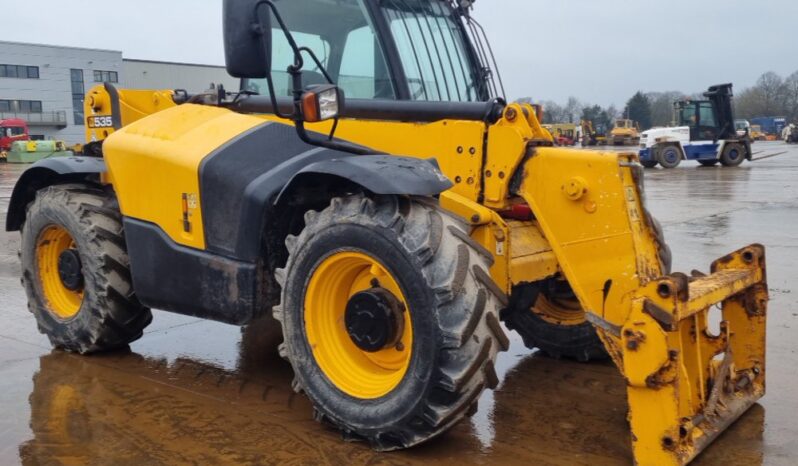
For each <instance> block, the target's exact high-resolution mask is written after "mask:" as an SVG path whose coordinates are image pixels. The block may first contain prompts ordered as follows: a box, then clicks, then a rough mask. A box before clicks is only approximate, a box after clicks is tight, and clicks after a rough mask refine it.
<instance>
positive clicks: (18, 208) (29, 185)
mask: <svg viewBox="0 0 798 466" xmlns="http://www.w3.org/2000/svg"><path fill="white" fill-rule="evenodd" d="M105 172H106V167H105V162H104V161H103V160H102V159H99V158H95V157H56V158H50V159H44V160H41V161H39V162H36V163H35V164H33V166H31V167H30V168H29V169H27V170H25V172H24V173H23V174H22V176H21V177H20V178H19V180H18V181H17V184H16V185H15V186H14V191H13V193H12V194H11V201H10V203H9V206H8V215H7V217H6V231H19V230H20V228H22V224H23V223H24V222H25V208H26V207H27V205H28V204H29V203H30V202H32V201H33V200H34V199H35V197H36V192H37V191H39V190H40V189H42V188H46V187H48V186H52V185H55V184H62V183H68V182H75V181H90V182H93V183H99V182H100V175H102V174H103V173H105Z"/></svg>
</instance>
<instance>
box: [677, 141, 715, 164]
mask: <svg viewBox="0 0 798 466" xmlns="http://www.w3.org/2000/svg"><path fill="white" fill-rule="evenodd" d="M718 147H719V145H718V144H712V143H710V144H688V145H686V146H684V155H685V157H686V158H687V160H699V159H701V160H704V159H710V160H714V159H717V158H718V154H719V153H720V152H719V150H718Z"/></svg>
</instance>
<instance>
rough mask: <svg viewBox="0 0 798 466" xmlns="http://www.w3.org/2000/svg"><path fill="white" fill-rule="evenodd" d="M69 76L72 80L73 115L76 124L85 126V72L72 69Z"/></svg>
mask: <svg viewBox="0 0 798 466" xmlns="http://www.w3.org/2000/svg"><path fill="white" fill-rule="evenodd" d="M69 74H70V77H71V79H72V115H73V117H74V118H75V124H76V125H80V126H83V125H84V123H83V120H84V118H83V117H84V115H83V98H84V97H85V96H86V90H85V89H86V88H85V87H84V83H83V70H75V69H72V70H70V71H69Z"/></svg>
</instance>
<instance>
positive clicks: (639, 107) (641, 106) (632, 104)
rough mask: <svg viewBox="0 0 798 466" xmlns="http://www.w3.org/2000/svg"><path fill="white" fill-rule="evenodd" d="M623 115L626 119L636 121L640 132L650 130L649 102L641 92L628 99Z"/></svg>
mask: <svg viewBox="0 0 798 466" xmlns="http://www.w3.org/2000/svg"><path fill="white" fill-rule="evenodd" d="M623 113H624V115H625V116H626V118H628V119H630V120H634V121H636V122H637V124H638V125H640V129H641V130H647V129H649V128H651V102H650V101H649V100H648V97H646V95H645V94H643V93H642V92H640V91H638V92H637V93H636V94H635V95H633V96H632V98H631V99H629V102H627V103H626V109H625V110H624V112H623Z"/></svg>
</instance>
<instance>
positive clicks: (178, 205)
mask: <svg viewBox="0 0 798 466" xmlns="http://www.w3.org/2000/svg"><path fill="white" fill-rule="evenodd" d="M261 124H263V119H261V118H257V117H254V116H248V115H242V114H238V113H235V112H232V111H230V110H225V109H221V108H217V107H210V106H203V105H193V104H185V105H181V106H179V107H174V108H171V109H168V110H164V111H162V112H159V113H156V114H154V115H152V116H150V117H148V118H145V119H142V120H140V121H137V122H135V123H133V124H131V125H130V126H127V127H125V128H123V129H122V130H120V131H117V132H116V133H114V134H112V135H111V136H110V137H109V138H108V139H107V140H106V141H105V143H104V146H103V151H104V154H105V161H106V163H107V165H108V170H109V172H110V173H111V176H112V179H113V184H114V189H115V190H116V195H117V198H118V199H119V205H120V207H121V209H122V213H123V214H124V215H125V216H128V217H132V218H135V219H138V220H143V221H146V222H151V223H154V224H156V225H158V226H160V227H161V228H162V229H163V231H164V232H165V233H166V234H167V235H168V236H169V237H170V238H171V239H172V240H173V241H175V242H176V243H178V244H182V245H184V246H189V247H193V248H197V249H204V248H205V235H204V230H203V228H202V198H201V196H200V189H199V166H200V163H201V162H202V160H203V159H204V158H205V157H207V156H208V155H209V154H211V153H212V152H213V151H214V150H216V149H218V148H219V147H221V146H222V145H223V144H225V143H226V142H228V141H230V140H231V139H233V138H235V137H236V136H238V135H240V134H241V133H244V132H246V131H249V130H250V129H252V128H254V127H256V126H258V125H261ZM183 194H187V195H188V196H195V197H196V198H197V200H198V202H197V203H196V205H195V207H194V208H191V207H190V206H189V220H190V222H191V226H192V227H191V231H190V232H186V231H184V228H183Z"/></svg>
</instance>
